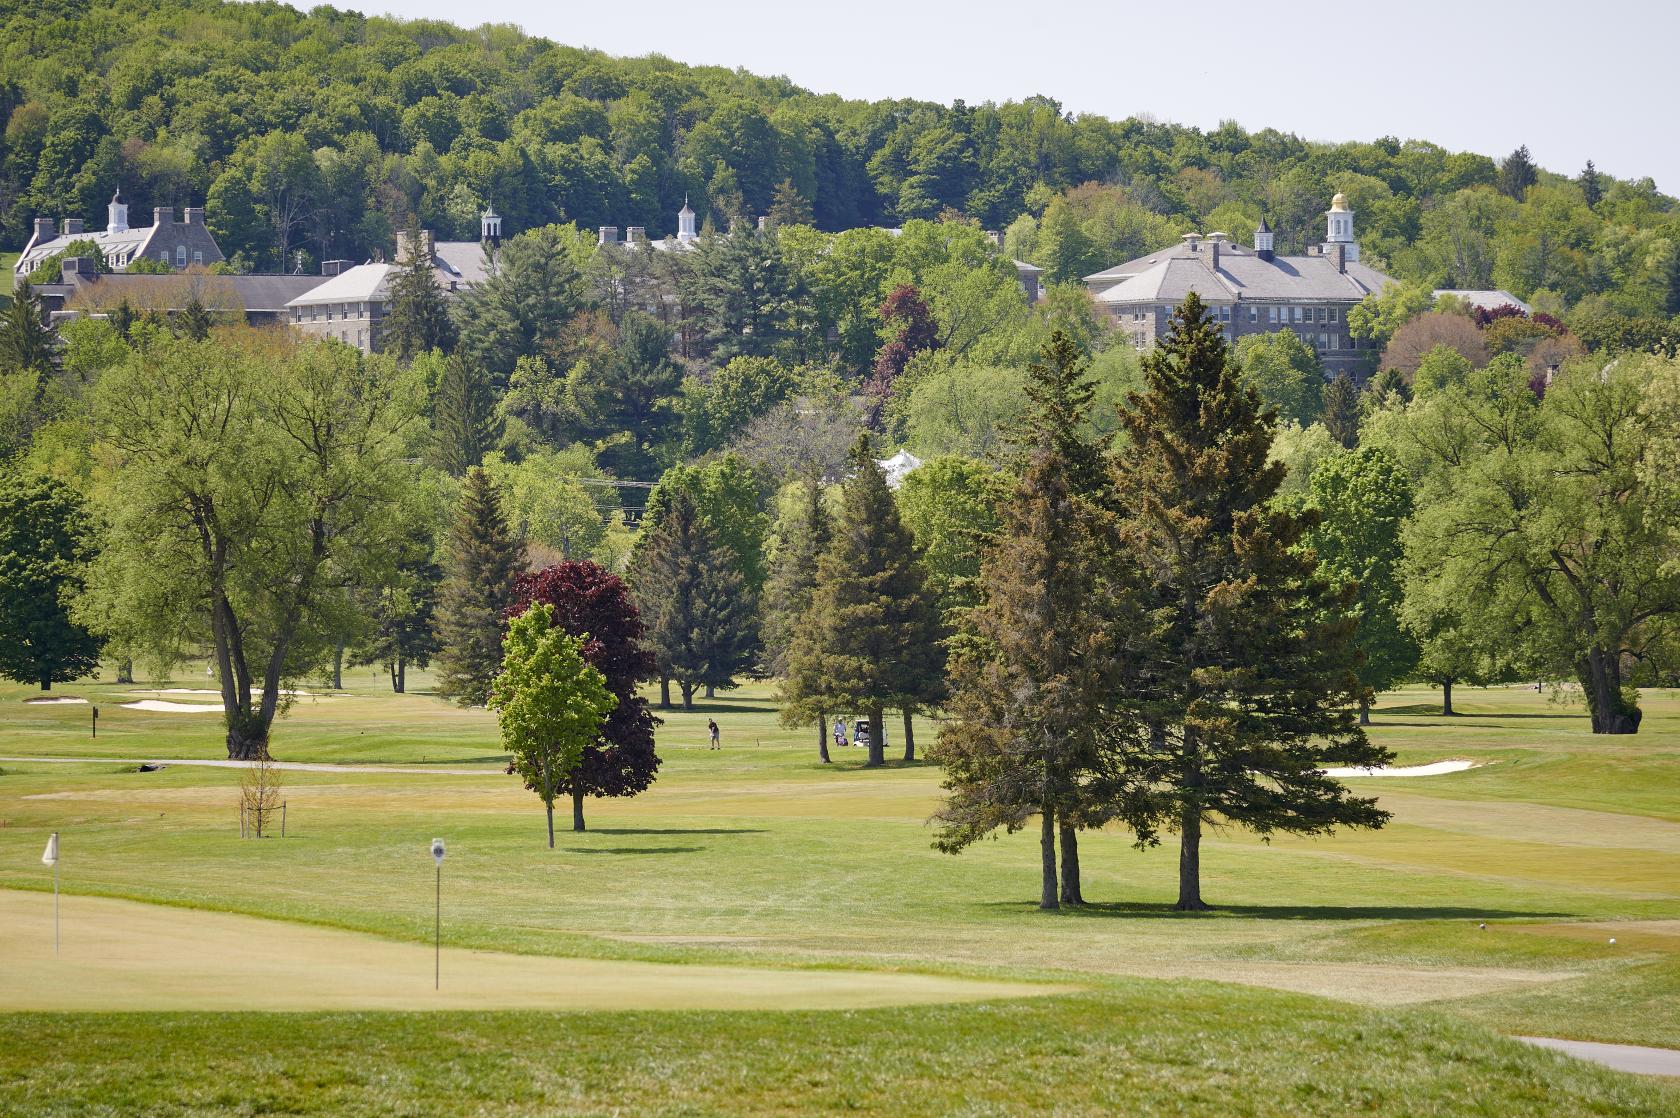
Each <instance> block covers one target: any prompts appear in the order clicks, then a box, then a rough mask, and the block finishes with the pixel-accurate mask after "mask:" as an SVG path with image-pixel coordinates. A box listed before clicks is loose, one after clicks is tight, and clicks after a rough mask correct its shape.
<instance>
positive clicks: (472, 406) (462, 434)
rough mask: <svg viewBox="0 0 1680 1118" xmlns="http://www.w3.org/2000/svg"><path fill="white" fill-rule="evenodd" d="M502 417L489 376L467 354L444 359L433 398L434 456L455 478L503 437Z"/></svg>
mask: <svg viewBox="0 0 1680 1118" xmlns="http://www.w3.org/2000/svg"><path fill="white" fill-rule="evenodd" d="M502 427H503V423H502V418H501V416H500V415H499V414H498V413H497V411H496V401H495V398H494V397H493V396H492V394H491V391H490V385H489V383H488V382H487V380H486V378H485V377H483V376H481V375H480V374H479V372H478V370H476V369H475V368H474V367H473V366H472V365H471V364H469V363H468V361H467V359H466V357H465V356H464V355H462V354H459V353H457V354H455V355H454V356H452V357H450V358H449V359H448V360H447V361H445V362H444V366H443V375H442V376H441V377H440V378H439V379H438V386H437V395H436V396H434V397H433V399H432V437H433V442H432V458H433V461H434V463H435V464H436V465H437V467H438V468H439V469H441V470H443V471H444V472H445V473H447V474H449V476H451V477H462V476H464V475H465V474H466V472H467V471H468V470H470V469H472V468H473V467H474V466H478V465H481V464H483V462H484V456H485V455H486V454H488V453H490V451H491V450H493V449H495V447H496V444H497V443H499V442H500V441H501V438H502Z"/></svg>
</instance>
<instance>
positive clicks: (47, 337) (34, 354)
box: [0, 283, 58, 375]
mask: <svg viewBox="0 0 1680 1118" xmlns="http://www.w3.org/2000/svg"><path fill="white" fill-rule="evenodd" d="M45 318H46V315H45V312H44V311H43V310H42V309H41V298H40V296H38V295H36V294H35V289H34V288H33V287H31V286H29V285H28V284H26V283H25V284H19V285H18V287H17V290H15V291H13V292H12V302H11V305H10V306H9V307H7V308H6V316H5V318H4V319H3V320H0V369H4V370H6V371H8V372H16V371H19V370H22V369H33V370H34V371H35V372H37V373H40V374H42V375H45V374H47V373H50V372H52V371H53V369H54V367H55V365H56V364H57V360H58V346H57V344H56V343H55V342H54V340H53V333H52V331H51V330H49V329H47V327H46V325H45Z"/></svg>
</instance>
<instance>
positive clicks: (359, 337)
mask: <svg viewBox="0 0 1680 1118" xmlns="http://www.w3.org/2000/svg"><path fill="white" fill-rule="evenodd" d="M366 337H367V331H366V330H357V331H356V348H357V349H366V348H367V347H366V345H365V344H364V343H363V339H364V338H366Z"/></svg>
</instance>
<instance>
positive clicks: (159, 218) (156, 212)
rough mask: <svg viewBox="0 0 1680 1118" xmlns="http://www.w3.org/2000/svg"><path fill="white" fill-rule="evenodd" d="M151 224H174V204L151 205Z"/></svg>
mask: <svg viewBox="0 0 1680 1118" xmlns="http://www.w3.org/2000/svg"><path fill="white" fill-rule="evenodd" d="M152 224H153V225H174V224H175V207H174V206H153V207H152Z"/></svg>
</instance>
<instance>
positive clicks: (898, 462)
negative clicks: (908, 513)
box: [875, 450, 922, 489]
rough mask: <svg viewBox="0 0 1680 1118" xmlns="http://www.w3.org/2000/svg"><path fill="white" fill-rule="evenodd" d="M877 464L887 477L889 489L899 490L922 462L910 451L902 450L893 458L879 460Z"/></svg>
mask: <svg viewBox="0 0 1680 1118" xmlns="http://www.w3.org/2000/svg"><path fill="white" fill-rule="evenodd" d="M875 464H876V465H877V466H879V467H881V472H882V473H884V474H886V475H887V488H888V489H897V488H898V487H899V486H900V485H902V484H903V483H904V478H905V475H907V474H909V473H910V471H911V470H914V469H915V468H916V467H917V466H920V465H921V464H922V460H921V459H920V458H917V457H916V456H915V455H914V454H911V453H910V452H909V451H908V450H901V451H899V452H898V453H897V454H895V455H893V456H892V457H891V458H878V459H876V460H875Z"/></svg>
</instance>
